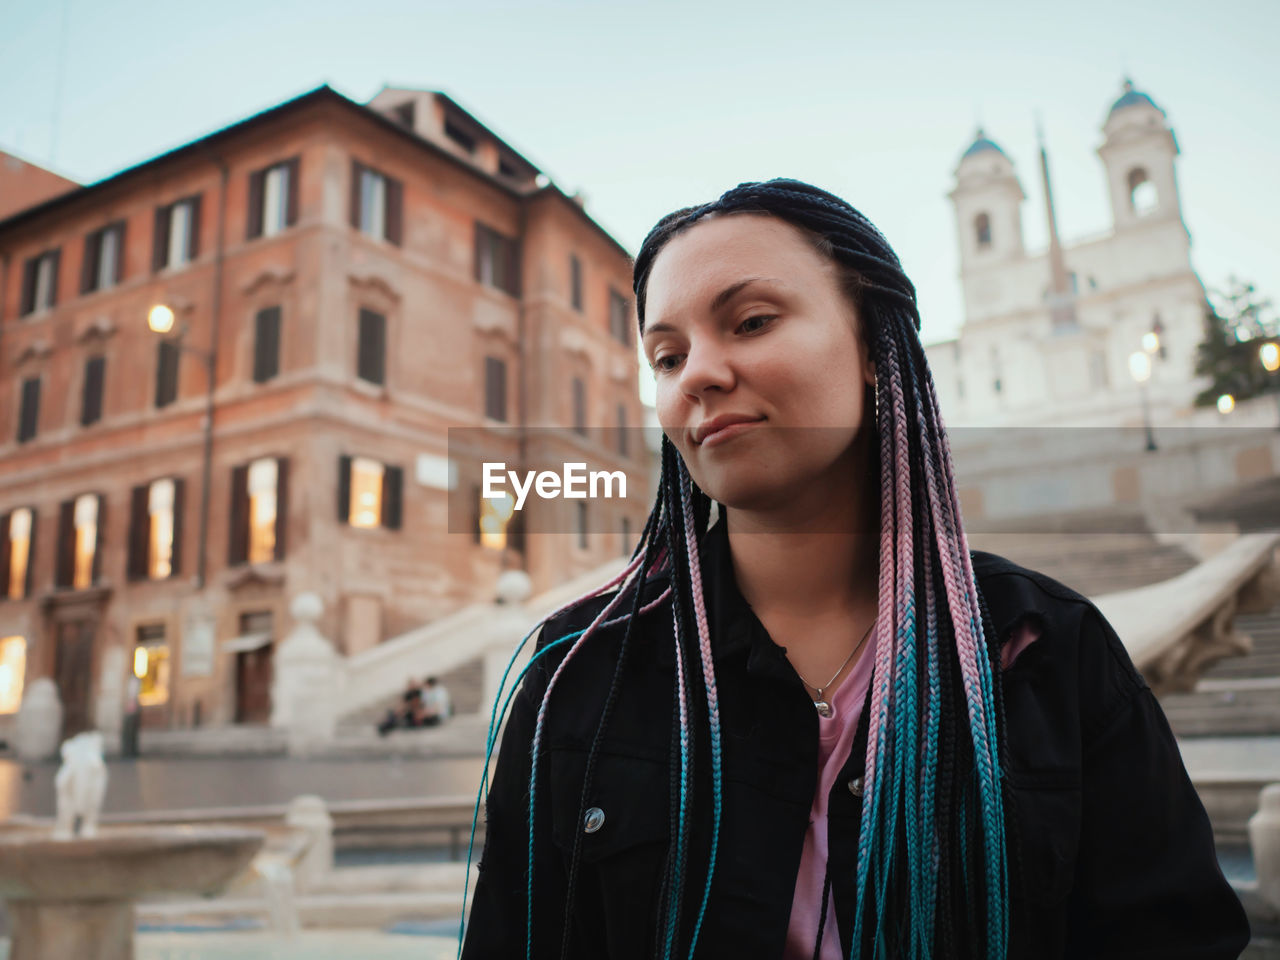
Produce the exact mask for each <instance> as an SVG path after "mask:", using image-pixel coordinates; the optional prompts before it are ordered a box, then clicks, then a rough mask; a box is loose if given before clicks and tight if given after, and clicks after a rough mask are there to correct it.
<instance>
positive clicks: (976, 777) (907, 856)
mask: <svg viewBox="0 0 1280 960" xmlns="http://www.w3.org/2000/svg"><path fill="white" fill-rule="evenodd" d="M739 213H754V214H764V215H768V216H773V217H777V218H779V219H782V220H784V221H786V222H788V223H790V224H791V225H793V226H795V227H798V228H799V229H800V230H801V232H802V233H803V234H804V236H805V237H806V238H807V239H808V240H809V241H810V242H811V243H812V244H813V245H814V246H815V247H816V248H817V250H818V251H819V252H820V253H822V254H823V255H825V256H826V257H827V258H829V259H830V260H831V261H833V262H834V263H835V264H836V266H837V267H838V268H839V274H840V278H841V283H842V286H843V288H844V292H845V294H846V296H847V297H848V298H849V299H850V301H851V302H852V303H853V305H854V307H855V308H856V310H857V313H858V316H859V318H860V319H861V321H862V324H863V336H864V337H865V338H866V341H867V343H868V345H869V347H870V349H871V352H872V356H873V358H874V360H875V365H876V371H877V375H876V384H875V387H874V390H875V409H876V414H875V419H876V434H877V436H878V439H879V449H878V466H879V471H880V477H879V481H880V482H879V498H880V546H879V550H880V556H879V560H880V566H879V601H878V602H879V610H878V618H877V626H876V628H875V629H877V630H878V631H879V633H878V636H879V641H878V642H877V644H876V647H875V661H874V664H873V672H872V681H871V691H870V702H869V707H868V710H869V716H868V737H867V752H866V761H865V769H864V774H863V780H864V793H863V804H862V818H861V825H860V831H859V837H858V850H857V876H856V913H855V916H854V918H853V945H852V951H851V954H850V957H851V960H852V958H853V957H855V956H856V957H861V958H868V960H870V958H881V957H910V958H913V960H918V958H930V957H944V958H952V957H973V958H979V957H983V958H986V960H1003V958H1004V957H1005V955H1006V952H1007V947H1008V937H1009V922H1010V911H1009V897H1010V894H1011V884H1010V878H1009V863H1010V854H1011V852H1012V854H1013V862H1014V864H1015V866H1016V863H1017V838H1016V830H1013V829H1010V830H1008V831H1006V824H1008V825H1009V826H1010V827H1012V825H1013V823H1014V821H1013V818H1012V816H1011V807H1012V796H1011V794H1010V793H1009V789H1008V782H1007V779H1006V778H1005V775H1004V773H1003V767H1002V762H1001V761H1002V758H1007V756H1008V750H1007V747H1006V744H1005V721H1004V708H1003V696H1002V691H1001V686H1000V667H999V639H998V638H997V637H996V631H995V629H994V627H993V625H992V623H991V619H990V615H989V613H988V611H987V609H986V605H985V601H984V600H983V598H982V597H981V595H980V593H979V590H978V586H977V581H976V579H975V577H974V572H973V566H972V562H971V559H970V556H969V549H968V542H967V539H966V536H965V532H964V528H963V524H962V521H961V515H960V504H959V499H958V497H957V494H956V485H955V478H954V470H953V466H952V460H951V452H950V447H949V444H948V441H947V436H946V432H945V430H944V428H943V423H942V416H941V413H940V411H939V407H938V401H937V395H936V393H935V391H934V385H933V379H932V377H931V375H930V372H929V368H928V364H927V362H926V360H925V354H924V349H923V347H922V345H921V343H920V340H919V331H920V316H919V312H918V310H917V307H916V296H915V288H914V286H913V285H912V283H911V281H910V280H909V279H908V278H907V276H906V275H905V273H904V272H903V270H902V265H901V263H900V262H899V260H898V258H897V256H896V255H895V254H894V252H893V250H892V248H891V247H890V246H889V243H888V241H886V240H885V238H884V237H883V236H882V235H881V233H880V232H879V230H877V229H876V227H875V226H874V225H873V224H872V223H871V221H870V220H868V219H867V218H866V217H865V216H863V215H862V214H861V213H860V212H859V211H857V210H856V209H854V208H853V207H852V206H850V205H849V204H848V203H846V202H845V201H843V200H841V199H839V198H838V197H836V196H833V195H832V194H830V193H828V192H826V191H823V190H821V189H819V188H817V187H814V186H812V185H809V184H806V183H803V182H800V181H797V180H786V179H775V180H770V181H766V182H759V183H743V184H740V185H738V186H737V187H735V188H733V189H731V190H729V191H727V192H725V193H724V194H723V195H722V196H721V197H720V198H719V199H717V200H715V201H713V202H710V203H706V204H703V205H701V206H696V207H686V208H684V209H681V210H677V211H675V212H674V213H671V214H669V215H667V216H666V217H663V218H662V219H661V220H660V221H659V222H658V223H657V225H655V226H654V228H653V229H652V230H651V231H650V232H649V235H648V236H647V237H646V238H645V241H644V243H643V245H642V247H641V249H640V252H639V254H638V255H637V257H636V260H635V271H634V290H635V295H636V311H637V316H638V320H639V326H640V331H641V333H643V332H644V324H645V294H646V286H647V282H648V278H649V273H650V271H651V269H652V266H653V263H654V260H655V258H656V257H657V255H658V253H659V252H660V251H661V250H662V249H663V247H664V246H665V245H666V244H667V242H668V241H670V240H671V239H672V238H673V237H674V236H676V235H677V234H679V233H681V232H682V231H685V230H687V229H689V228H690V227H691V226H693V225H694V224H696V223H697V222H698V221H700V220H702V219H703V218H705V217H708V216H724V215H732V214H739ZM869 389H870V388H869ZM710 510H711V500H710V498H709V497H708V496H707V494H705V493H704V492H703V491H702V490H700V489H699V488H698V487H697V485H696V484H695V483H694V481H693V479H692V477H691V476H690V474H689V471H688V469H687V467H686V465H685V463H684V461H683V459H682V458H681V456H680V455H679V453H678V452H677V450H676V449H675V447H674V445H673V444H672V443H671V441H670V439H669V438H667V437H666V436H665V435H664V436H663V438H662V453H661V475H660V480H659V484H658V490H657V496H656V500H655V503H654V506H653V508H652V511H651V512H650V515H649V518H648V521H647V522H646V524H645V528H644V531H643V533H642V534H641V537H640V541H639V542H638V544H637V546H636V549H635V552H634V553H633V554H632V557H631V559H630V562H629V563H628V564H627V565H626V567H625V568H624V569H623V571H622V572H621V573H620V574H619V575H618V576H617V577H615V578H614V579H613V580H612V581H611V582H610V583H608V584H605V585H604V586H603V587H602V588H601V589H598V590H594V591H591V592H590V593H588V594H587V595H585V596H583V597H580V598H578V599H577V600H575V601H573V602H572V603H570V604H568V605H567V606H566V607H564V608H563V609H562V610H561V611H558V612H557V614H554V615H553V616H558V615H559V614H560V613H563V612H565V611H568V610H571V609H573V608H575V607H577V606H580V605H581V604H582V603H585V602H586V601H587V600H589V599H591V598H593V597H596V596H601V595H603V594H605V593H607V592H608V591H609V590H611V589H613V588H615V587H616V588H617V592H616V593H615V594H614V595H613V596H612V598H611V600H610V602H609V603H608V605H607V606H606V607H605V608H604V609H603V611H601V612H600V613H599V614H598V615H597V616H596V617H595V619H594V620H593V622H592V623H591V624H590V625H589V626H588V627H587V628H586V629H585V630H582V631H579V632H578V633H575V634H571V635H570V636H567V637H563V638H560V639H559V640H557V641H556V642H555V643H553V644H550V645H549V646H548V647H544V648H543V649H542V650H539V651H538V654H537V656H542V655H544V654H546V653H548V652H549V651H550V650H551V649H552V648H556V647H561V646H564V645H566V644H568V645H570V647H569V650H568V652H567V653H566V654H565V655H564V657H563V659H562V660H561V662H560V664H559V665H558V667H557V669H556V670H555V671H554V672H553V673H552V676H551V678H550V682H549V683H548V684H547V687H546V690H545V693H544V695H543V698H542V703H541V705H540V708H539V710H538V714H537V722H536V725H535V731H534V736H533V743H532V770H531V775H530V782H529V828H530V836H529V844H530V845H529V851H530V855H529V876H528V885H529V897H528V915H527V924H528V929H527V931H526V932H527V934H528V937H529V946H528V947H527V953H526V956H527V957H529V958H530V960H532V957H531V950H532V946H531V942H532V923H533V890H534V878H533V828H534V816H535V807H536V803H537V795H536V785H537V779H538V761H539V751H540V748H541V746H542V731H543V726H544V720H545V717H546V714H547V709H548V704H549V703H550V701H551V699H552V697H553V694H554V691H555V688H556V683H557V680H558V679H559V677H560V674H561V672H562V671H563V669H564V666H565V664H567V663H568V662H569V660H570V659H572V657H573V656H574V654H575V653H576V652H577V651H578V650H580V649H581V648H582V646H583V645H584V644H585V643H588V642H590V638H591V637H592V635H593V634H594V633H596V631H597V630H598V629H599V627H600V625H601V624H605V623H616V622H619V621H620V620H625V621H626V624H627V626H626V632H625V634H624V637H623V640H622V644H621V646H620V648H619V653H618V661H617V666H616V669H615V671H614V675H613V679H612V683H611V685H610V689H609V692H608V695H607V697H606V699H605V704H604V708H603V714H602V716H601V718H600V723H599V724H598V726H597V730H596V734H595V738H594V740H593V742H592V745H591V749H590V751H589V753H588V758H587V764H586V772H585V777H584V782H583V788H582V797H581V803H580V808H579V811H578V820H579V821H581V820H582V818H583V815H584V813H585V810H586V807H587V800H588V797H589V796H590V793H591V786H592V781H593V776H594V771H595V762H596V757H597V754H598V751H599V747H600V744H601V741H602V738H603V736H604V733H605V730H606V728H607V726H608V723H609V719H610V715H611V712H612V709H613V705H614V702H615V700H616V698H617V693H618V688H619V685H620V684H621V683H623V682H625V679H626V670H625V665H626V661H627V654H628V649H629V645H630V641H631V636H632V632H633V629H634V625H635V622H636V620H637V618H638V616H639V615H640V614H642V613H644V612H647V611H648V610H651V609H655V608H657V607H658V606H659V605H660V604H662V603H664V602H666V601H668V600H669V601H670V609H671V612H672V620H673V631H672V637H673V642H674V645H675V664H676V694H677V695H676V697H675V698H674V706H673V716H672V739H671V748H670V749H671V766H670V770H671V794H670V796H671V807H670V817H671V835H670V844H669V849H668V855H667V864H666V871H665V875H664V880H663V887H662V891H661V894H660V897H659V907H660V910H661V916H660V918H659V927H658V930H657V932H656V941H655V945H654V955H655V956H656V957H660V958H662V960H670V958H672V957H676V956H679V955H680V954H682V953H683V954H685V955H687V956H688V957H690V958H692V957H693V956H694V954H695V950H696V948H697V946H698V939H699V936H700V933H701V931H702V924H703V919H704V917H705V913H706V908H707V902H708V898H709V896H710V892H711V886H712V883H713V881H714V878H715V866H716V853H717V848H718V845H719V839H720V824H721V808H722V766H723V763H722V754H721V735H720V733H721V732H720V714H719V703H718V697H717V688H716V676H715V669H714V665H713V662H712V658H711V642H710V631H709V628H708V623H707V614H706V609H705V605H704V601H703V590H702V581H701V576H702V574H701V563H700V558H699V553H698V543H699V538H700V535H701V534H702V533H703V532H704V531H705V530H706V528H707V521H708V518H709V515H710ZM663 576H666V577H669V580H670V585H669V587H668V588H667V590H666V591H664V592H663V593H662V594H661V595H660V596H659V597H658V598H657V599H656V600H654V601H652V602H650V603H649V604H648V605H647V606H645V607H643V608H642V607H641V596H642V593H643V590H644V587H645V585H646V583H647V582H648V581H649V580H650V579H652V578H657V577H663ZM624 604H625V605H626V606H629V607H630V613H629V614H626V615H623V616H618V615H617V614H615V609H617V608H622V607H623V606H624ZM611 618H612V619H611ZM536 629H537V628H535V631H532V632H531V633H530V634H529V636H532V635H533V632H536ZM525 640H526V641H527V640H528V636H526V638H525ZM521 646H523V644H521ZM518 655H519V651H517V656H518ZM535 659H536V657H535ZM513 661H514V658H513ZM525 669H526V670H528V669H529V668H528V667H526V668H525ZM522 675H523V674H522ZM503 679H504V683H505V679H506V678H505V676H504V678H503ZM698 691H701V694H702V695H701V697H698V696H695V694H696V693H697V692H698ZM699 700H702V701H704V702H702V703H699V702H698V701H699ZM509 701H510V697H509V696H508V701H507V702H509ZM494 709H495V716H496V710H497V704H496V703H495V707H494ZM504 710H505V707H504ZM703 720H704V721H705V723H706V725H707V733H708V734H709V736H708V737H706V738H703V737H699V736H697V735H695V731H696V724H697V723H699V721H703ZM493 742H494V734H493V730H492V729H491V732H490V741H489V746H490V750H492V747H493ZM698 744H706V745H707V746H706V752H707V754H708V755H707V756H706V757H695V754H696V753H698V752H699V751H698V749H696V745H698ZM695 760H696V761H697V762H698V763H699V764H702V763H709V765H710V781H711V804H712V809H711V836H710V852H709V860H708V868H707V873H706V879H705V883H704V884H702V889H701V890H697V889H695V890H694V891H693V896H692V897H690V896H689V891H687V890H686V882H685V881H686V876H685V874H686V866H687V863H688V856H689V845H690V829H689V826H690V821H691V819H692V813H691V810H690V801H691V790H690V788H691V784H692V782H693V767H694V763H695ZM486 777H487V764H486ZM483 790H484V785H483V783H482V785H481V791H482V792H483ZM477 809H478V802H477ZM580 834H581V831H579V832H578V836H577V839H575V843H574V849H573V853H572V856H571V859H570V867H569V874H568V892H567V896H566V903H565V913H564V928H563V929H564V930H565V931H566V932H567V931H568V930H569V929H570V928H571V926H570V919H571V917H572V913H573V902H574V895H575V887H576V881H577V874H578V865H579V862H580V857H581V849H580V846H579V843H580ZM1007 834H1008V838H1010V839H1011V843H1010V839H1007ZM1010 845H1012V847H1013V849H1012V851H1011V850H1010V849H1009V846H1010ZM829 886H830V878H829V877H828V880H827V883H826V887H827V889H826V890H824V892H823V910H824V916H823V921H825V909H826V903H827V890H829ZM689 910H692V911H696V918H695V920H694V922H693V924H692V927H691V931H690V932H689V936H688V937H687V938H686V939H685V940H682V939H681V933H682V932H684V931H689V930H690V927H689V925H688V924H687V923H685V922H684V919H683V918H684V914H685V911H689ZM820 925H821V922H820ZM820 942H821V932H820V933H819V944H818V945H815V950H814V955H815V957H816V956H817V954H818V948H819V946H820ZM567 950H568V939H567V935H566V938H565V940H564V941H562V951H561V957H562V960H563V958H564V957H565V956H566V955H567Z"/></svg>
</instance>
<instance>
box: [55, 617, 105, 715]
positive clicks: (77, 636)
mask: <svg viewBox="0 0 1280 960" xmlns="http://www.w3.org/2000/svg"><path fill="white" fill-rule="evenodd" d="M96 630H97V622H96V621H94V620H65V621H63V622H61V623H59V624H58V628H57V642H56V644H55V647H54V664H53V678H54V682H55V683H56V684H57V686H58V697H59V698H60V699H61V700H62V739H64V740H65V739H66V738H67V737H73V736H75V735H76V734H77V733H83V732H84V731H85V730H88V729H90V728H91V727H92V724H91V723H90V722H89V688H90V684H91V682H92V679H93V638H94V634H95V632H96Z"/></svg>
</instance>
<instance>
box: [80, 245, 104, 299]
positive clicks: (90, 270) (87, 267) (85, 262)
mask: <svg viewBox="0 0 1280 960" xmlns="http://www.w3.org/2000/svg"><path fill="white" fill-rule="evenodd" d="M101 255H102V232H101V231H95V232H94V233H91V234H89V235H88V236H87V237H85V238H84V257H83V258H81V260H80V292H81V293H89V292H91V291H92V290H93V288H94V285H95V284H96V283H97V280H98V258H99V257H100V256H101Z"/></svg>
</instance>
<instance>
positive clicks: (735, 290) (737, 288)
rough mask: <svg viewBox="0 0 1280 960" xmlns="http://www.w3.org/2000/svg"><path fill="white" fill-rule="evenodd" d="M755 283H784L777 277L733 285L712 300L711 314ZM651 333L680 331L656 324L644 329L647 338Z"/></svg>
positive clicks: (668, 325) (756, 279)
mask: <svg viewBox="0 0 1280 960" xmlns="http://www.w3.org/2000/svg"><path fill="white" fill-rule="evenodd" d="M753 283H782V281H781V280H778V279H777V278H775V277H747V279H745V280H739V281H738V282H737V283H731V284H729V286H727V287H725V288H724V289H723V290H721V291H720V292H719V293H717V294H716V295H715V296H714V297H713V298H712V299H711V312H712V313H715V312H716V311H717V310H719V309H720V308H721V307H723V306H724V305H725V304H726V303H728V302H729V301H730V300H732V299H733V298H734V297H736V296H737V295H738V294H739V293H741V292H742V291H743V290H745V289H746V288H747V287H749V286H751V285H752V284H753ZM651 333H679V331H678V330H676V328H675V327H673V326H671V324H669V323H655V324H653V325H652V326H645V328H644V335H645V337H648V336H649V334H651Z"/></svg>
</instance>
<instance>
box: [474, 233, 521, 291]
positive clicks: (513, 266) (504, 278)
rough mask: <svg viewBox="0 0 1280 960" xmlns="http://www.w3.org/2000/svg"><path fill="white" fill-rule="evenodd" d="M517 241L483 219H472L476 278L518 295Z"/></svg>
mask: <svg viewBox="0 0 1280 960" xmlns="http://www.w3.org/2000/svg"><path fill="white" fill-rule="evenodd" d="M518 247H519V244H517V243H516V241H515V240H513V239H512V238H511V237H506V236H503V235H502V234H500V233H498V232H497V231H496V230H494V229H493V228H491V227H487V226H485V225H484V224H483V223H479V222H477V223H476V251H475V268H476V269H475V274H476V280H478V281H479V282H480V283H483V284H484V285H485V286H487V287H493V288H495V289H497V290H502V291H504V292H506V293H509V294H511V295H512V296H513V297H518V296H519V295H520V279H519V272H520V266H519V264H520V257H519V250H518Z"/></svg>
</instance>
